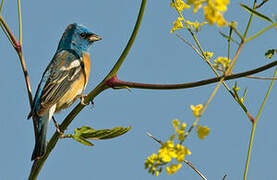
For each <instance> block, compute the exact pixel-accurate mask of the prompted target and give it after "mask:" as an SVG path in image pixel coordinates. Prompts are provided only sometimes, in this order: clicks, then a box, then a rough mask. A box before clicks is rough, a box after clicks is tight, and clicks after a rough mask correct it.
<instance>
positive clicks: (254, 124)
mask: <svg viewBox="0 0 277 180" xmlns="http://www.w3.org/2000/svg"><path fill="white" fill-rule="evenodd" d="M276 75H277V68H276V69H275V72H274V76H273V77H274V78H273V79H272V81H271V83H270V86H269V88H268V90H267V93H266V96H265V98H264V100H263V102H262V105H261V107H260V109H259V112H258V114H257V117H256V118H255V121H254V123H253V125H252V130H251V136H250V141H249V146H248V154H247V159H246V165H245V170H244V177H243V179H244V180H246V177H247V173H248V167H249V162H250V157H251V151H252V146H253V141H254V135H255V130H256V125H257V122H258V119H259V117H260V115H261V112H262V110H263V108H264V105H265V102H266V100H267V98H268V96H269V93H270V91H271V89H272V86H273V83H274V81H275V77H276Z"/></svg>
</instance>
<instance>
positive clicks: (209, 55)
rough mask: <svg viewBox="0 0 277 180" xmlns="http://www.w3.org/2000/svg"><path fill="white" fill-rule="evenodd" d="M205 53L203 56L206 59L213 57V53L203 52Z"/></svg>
mask: <svg viewBox="0 0 277 180" xmlns="http://www.w3.org/2000/svg"><path fill="white" fill-rule="evenodd" d="M204 53H205V56H206V57H207V58H208V59H211V58H212V57H213V55H214V53H213V52H208V51H207V52H204Z"/></svg>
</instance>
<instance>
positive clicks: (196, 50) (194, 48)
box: [176, 33, 205, 58]
mask: <svg viewBox="0 0 277 180" xmlns="http://www.w3.org/2000/svg"><path fill="white" fill-rule="evenodd" d="M176 36H177V37H178V38H180V39H181V40H182V41H184V42H185V43H186V44H187V45H189V46H190V47H191V48H192V49H193V50H194V51H195V52H196V53H197V54H198V55H199V56H200V57H201V58H205V57H203V55H202V54H201V53H200V52H199V51H198V49H197V48H196V47H195V46H193V45H192V44H191V43H189V42H188V41H187V40H185V39H184V38H183V37H182V36H181V35H179V34H178V33H176Z"/></svg>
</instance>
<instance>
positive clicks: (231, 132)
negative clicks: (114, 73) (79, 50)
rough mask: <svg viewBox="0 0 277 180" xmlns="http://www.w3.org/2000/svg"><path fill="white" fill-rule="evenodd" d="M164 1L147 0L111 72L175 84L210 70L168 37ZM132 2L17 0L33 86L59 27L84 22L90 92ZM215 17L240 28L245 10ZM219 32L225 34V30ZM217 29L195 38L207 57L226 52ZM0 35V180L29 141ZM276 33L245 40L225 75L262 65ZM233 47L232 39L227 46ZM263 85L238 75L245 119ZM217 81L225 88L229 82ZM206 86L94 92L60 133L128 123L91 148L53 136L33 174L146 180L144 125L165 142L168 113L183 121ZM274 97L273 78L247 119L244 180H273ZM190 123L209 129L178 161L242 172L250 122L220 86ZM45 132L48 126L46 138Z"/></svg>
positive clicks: (8, 11)
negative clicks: (89, 38) (89, 40)
mask: <svg viewBox="0 0 277 180" xmlns="http://www.w3.org/2000/svg"><path fill="white" fill-rule="evenodd" d="M169 4H170V2H169V1H149V2H148V3H147V5H146V10H145V15H144V19H143V21H142V24H141V28H140V31H139V34H138V36H137V39H136V41H135V43H134V45H133V47H132V49H131V51H130V53H129V55H128V56H127V59H126V61H125V62H124V64H123V66H122V67H121V69H120V71H119V74H118V77H119V78H120V79H122V80H129V81H135V82H145V83H182V82H193V81H197V80H201V79H206V78H211V77H214V74H213V72H212V71H211V70H210V68H209V67H208V66H207V65H206V63H205V62H203V60H202V59H200V58H199V57H198V56H197V55H196V54H195V53H194V52H193V51H192V49H191V48H190V47H188V46H187V45H185V44H184V43H183V42H182V41H181V40H180V39H178V38H177V37H176V36H175V35H174V34H170V29H171V28H172V22H173V21H175V19H176V17H177V14H176V12H175V11H174V10H173V9H172V8H171V7H169ZM248 5H249V4H248ZM139 6H140V1H128V0H121V1H120V2H119V1H109V2H107V1H89V0H80V1H53V0H49V1H24V2H22V18H23V53H24V56H25V60H26V64H27V67H28V71H29V74H30V80H31V86H32V90H33V92H35V90H36V88H37V84H38V83H39V81H40V78H41V74H42V73H43V71H44V69H45V68H46V66H47V64H48V63H49V61H50V60H51V58H52V57H53V55H54V53H55V50H56V48H57V45H58V41H59V39H60V37H61V35H62V33H63V32H64V29H65V28H66V26H67V25H68V24H70V23H73V22H77V23H80V24H83V25H86V26H87V27H88V28H89V29H90V30H91V31H93V32H95V33H96V34H98V35H100V36H101V37H102V38H103V40H102V41H99V42H97V43H95V45H94V47H92V49H91V50H90V54H91V57H92V63H91V66H92V72H91V78H90V80H89V83H88V86H87V89H86V92H89V91H90V90H91V89H93V88H94V87H95V86H96V85H97V83H99V82H100V81H101V80H102V79H103V78H104V77H105V75H106V74H107V73H108V72H109V70H110V69H111V67H112V66H113V65H114V63H115V62H116V60H117V58H118V57H119V56H120V54H121V52H122V51H123V49H124V47H125V45H126V43H127V41H128V39H129V36H130V34H131V32H132V30H133V27H134V24H135V21H136V17H137V14H138V11H139ZM273 7H277V2H276V1H269V2H268V3H266V5H265V6H264V7H263V8H261V9H260V11H261V12H262V13H265V14H266V15H268V16H271V15H272V14H274V13H275V14H276V12H274V10H275V9H274V8H273ZM2 15H3V17H4V18H5V20H6V21H7V23H8V24H9V26H10V27H11V29H12V30H13V32H14V33H15V34H16V35H18V30H17V29H18V24H17V4H16V1H6V2H5V4H4V9H3V12H2ZM184 15H185V17H186V18H188V19H189V20H194V19H197V20H198V21H201V22H202V21H203V14H202V13H201V12H200V13H198V14H196V15H192V14H191V11H188V12H185V13H184ZM225 17H226V19H227V20H228V21H231V20H234V21H237V22H238V29H239V30H240V31H243V30H244V29H245V26H246V23H247V21H248V17H249V14H248V13H247V12H245V11H244V10H243V9H242V8H241V7H240V6H239V3H238V2H236V1H232V2H231V4H230V5H229V7H228V12H227V13H226V15H225ZM267 25H268V23H267V22H264V21H263V20H260V19H258V18H254V21H253V26H251V29H250V32H249V34H254V33H255V32H257V31H259V30H261V29H262V28H263V27H266V26H267ZM220 30H221V31H224V32H228V30H227V28H226V29H224V28H223V29H220ZM218 31H219V29H218V28H217V27H215V26H205V28H203V30H202V31H201V32H200V34H199V35H198V38H199V40H200V42H201V45H202V46H203V47H204V49H205V50H206V51H213V52H214V54H215V56H226V54H227V43H226V40H225V39H223V38H222V37H221V36H220V35H219V33H218ZM178 33H179V34H181V35H182V36H183V37H184V38H185V39H186V40H189V41H191V40H192V39H191V37H190V35H189V34H188V33H187V32H184V31H179V32H178ZM0 37H1V38H0V53H1V63H2V65H1V67H2V68H1V71H0V76H1V77H2V78H1V80H0V82H1V89H0V92H1V102H0V109H1V121H0V135H1V139H2V141H1V142H2V145H1V148H0V154H1V155H0V158H1V162H0V179H3V180H10V179H11V180H12V179H27V177H28V175H29V172H30V168H31V165H32V162H31V160H30V159H31V153H32V150H33V147H34V134H33V126H32V122H31V121H27V120H26V117H27V114H28V113H29V111H30V107H29V104H28V97H27V92H26V88H25V82H24V79H23V74H22V72H21V69H20V64H19V60H18V57H17V55H16V53H15V51H14V49H13V48H12V47H11V45H10V44H9V42H8V40H7V39H6V37H5V36H4V33H3V32H2V31H1V32H0ZM276 40H277V38H276V29H275V30H274V29H271V30H269V31H267V32H266V33H264V35H263V36H260V37H258V38H256V39H255V40H253V41H251V42H250V43H248V44H246V45H245V47H244V48H243V50H242V52H241V54H240V56H239V59H238V62H237V64H236V65H235V68H234V70H233V72H241V71H245V70H248V69H253V68H255V67H258V66H261V65H263V64H266V63H269V61H270V60H268V59H265V58H264V52H265V51H266V50H268V49H270V48H276ZM234 50H236V46H235V45H233V46H232V52H234ZM233 55H234V54H232V56H233ZM275 59H276V57H275ZM273 60H274V58H273ZM272 74H273V69H270V70H268V71H266V72H263V73H260V74H258V76H266V77H270V76H272ZM269 83H270V81H265V80H254V79H248V78H243V79H240V80H238V84H239V86H240V87H241V89H244V88H245V87H248V93H247V98H246V101H245V103H246V106H247V107H248V108H249V111H250V112H251V113H252V115H253V116H256V114H257V112H258V109H259V107H260V105H261V102H262V100H263V98H264V96H265V93H266V90H267V88H268V86H269ZM227 84H228V85H229V86H230V87H231V86H232V85H233V84H234V81H230V82H228V83H227ZM215 86H216V84H211V85H207V86H204V87H197V88H192V89H184V90H170V91H157V90H138V89H132V90H131V92H129V91H127V90H108V91H105V92H103V93H102V94H100V95H99V96H97V97H96V99H95V100H94V103H95V107H94V108H93V109H92V108H91V107H89V106H87V107H86V108H85V109H84V110H83V111H82V112H81V113H80V114H79V115H78V116H77V118H76V119H75V120H74V121H73V123H72V124H71V125H70V127H69V128H68V129H67V133H72V132H73V129H74V128H77V127H81V126H83V125H87V126H91V127H93V128H95V129H105V128H112V127H115V126H132V129H131V131H130V132H128V133H127V134H125V135H124V136H121V137H119V138H116V139H112V140H105V141H94V142H93V143H94V144H95V146H94V147H87V146H84V145H81V144H79V143H77V142H75V141H73V140H71V139H62V140H60V141H59V142H58V144H57V146H56V147H55V149H54V151H53V152H52V153H51V155H50V156H49V158H48V160H47V162H46V163H45V165H44V167H43V169H42V171H41V173H40V175H39V177H38V179H40V180H46V179H138V180H140V179H144V180H148V179H149V180H150V179H154V178H155V177H154V176H152V175H150V174H149V173H147V171H145V170H144V160H145V159H146V157H147V156H149V155H151V154H152V153H153V152H157V150H158V149H159V144H157V143H156V142H154V141H153V140H152V139H150V138H149V137H147V136H146V132H150V133H151V134H153V135H154V136H155V137H157V138H158V139H161V140H163V141H165V140H167V139H168V137H169V136H170V134H171V133H172V132H173V129H172V127H171V121H172V120H173V119H175V118H178V119H179V120H180V121H185V122H186V123H187V124H188V125H191V124H192V122H193V120H194V117H193V115H192V113H191V110H190V105H191V104H194V105H195V104H200V103H205V101H206V100H207V99H208V97H209V96H210V94H211V92H212V91H213V89H214V88H215ZM276 96H277V94H276V85H274V86H273V89H272V93H271V94H270V98H269V100H268V101H267V103H266V105H265V108H264V110H263V113H262V116H261V118H260V121H259V122H258V125H257V129H256V135H255V141H254V146H253V151H252V159H251V165H250V169H249V174H248V179H269V180H271V179H272V180H273V179H277V175H276V173H275V171H276V161H277V156H276V149H277V141H276V138H275V137H276V133H275V131H276V126H277V121H276V117H275V115H274V111H275V107H276V106H277V103H276V102H275V101H274V100H275V99H276V98H277V97H276ZM72 107H74V105H73V106H72ZM72 107H71V108H69V109H67V110H64V111H62V112H61V113H59V114H57V115H56V119H57V120H58V121H59V122H61V121H62V120H63V118H64V117H65V116H66V115H67V114H68V113H69V112H70V110H71V109H72ZM199 123H200V124H201V125H206V126H209V128H210V130H211V132H210V135H209V136H208V137H207V138H206V139H205V140H199V139H198V138H197V136H196V133H195V132H194V133H192V134H191V136H190V137H189V138H188V139H187V141H186V142H185V145H186V146H187V147H188V148H189V149H190V150H191V152H192V155H191V156H189V157H187V160H189V161H190V162H191V163H192V164H194V165H195V166H196V167H197V168H198V169H199V170H200V171H201V172H202V173H203V174H204V175H205V176H206V177H207V178H208V179H221V178H222V177H223V176H224V175H225V174H227V179H242V176H243V171H244V165H245V160H246V154H247V149H248V142H249V139H250V132H251V123H250V122H249V120H248V118H247V117H246V115H245V114H244V113H243V111H242V109H241V108H240V107H239V106H238V105H237V104H236V103H235V102H234V100H233V99H232V97H231V96H230V95H229V94H228V92H227V91H226V89H225V88H224V87H221V88H220V89H219V91H218V92H217V94H216V96H215V98H214V99H213V100H212V102H211V104H210V105H209V106H208V108H207V111H206V112H205V113H204V115H203V116H202V117H201V119H200V122H199ZM54 131H55V127H54V126H53V123H51V126H50V128H49V133H48V138H50V137H51V135H52V134H53V132H54ZM158 178H159V179H177V178H182V179H200V177H199V176H198V175H197V174H196V173H195V172H194V171H193V170H192V169H191V168H189V167H188V166H186V165H183V167H182V169H181V170H180V171H179V172H178V173H176V174H174V175H171V176H168V175H166V174H165V173H162V175H161V176H160V177H158Z"/></svg>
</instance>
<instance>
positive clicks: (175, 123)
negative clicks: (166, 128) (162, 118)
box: [172, 119, 180, 129]
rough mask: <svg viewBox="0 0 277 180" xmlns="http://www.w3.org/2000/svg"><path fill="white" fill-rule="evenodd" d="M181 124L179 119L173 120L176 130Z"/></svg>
mask: <svg viewBox="0 0 277 180" xmlns="http://www.w3.org/2000/svg"><path fill="white" fill-rule="evenodd" d="M179 124H180V121H179V120H178V119H174V120H172V125H173V127H174V128H175V129H178V126H179Z"/></svg>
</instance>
